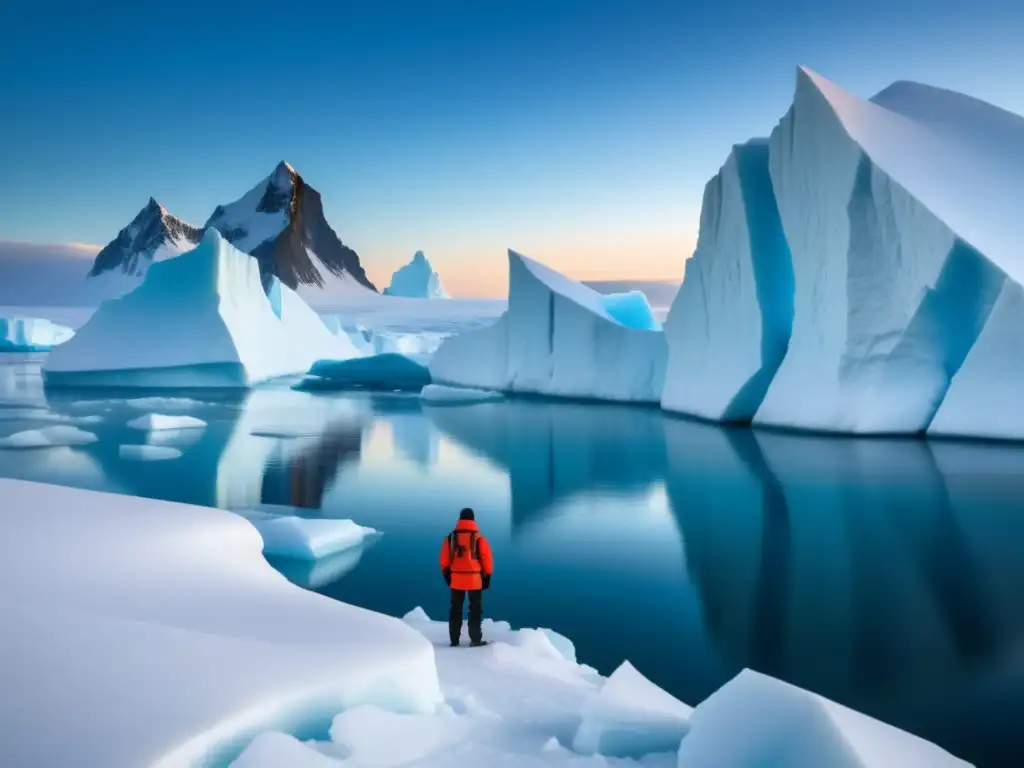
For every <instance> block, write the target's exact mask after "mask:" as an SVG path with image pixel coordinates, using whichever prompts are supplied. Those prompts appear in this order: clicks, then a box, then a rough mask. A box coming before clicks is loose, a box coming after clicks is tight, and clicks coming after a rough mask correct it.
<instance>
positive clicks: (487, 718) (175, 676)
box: [0, 480, 966, 768]
mask: <svg viewBox="0 0 1024 768" xmlns="http://www.w3.org/2000/svg"><path fill="white" fill-rule="evenodd" d="M0 497H2V498H3V499H4V506H3V507H2V508H0V537H2V538H3V540H4V541H5V542H6V543H8V544H11V545H12V546H9V547H8V551H7V553H6V554H5V557H4V558H2V559H0V602H2V604H3V608H4V612H5V632H4V651H5V652H4V653H3V654H2V655H0V679H2V680H3V681H4V693H5V695H4V696H3V697H2V699H0V701H2V704H0V765H12V766H13V765H17V766H19V768H44V767H46V768H49V767H50V766H53V765H62V764H66V763H67V760H68V759H69V756H73V762H74V764H75V765H76V766H81V768H122V766H123V767H124V768H147V767H148V768H179V767H181V768H191V767H192V766H199V765H204V766H225V765H228V764H229V763H230V764H233V765H234V766H235V768H304V766H310V767H312V766H322V767H326V766H332V767H334V768H361V767H364V766H365V767H366V768H370V767H371V766H376V767H378V768H379V767H381V766H399V765H401V766H425V767H428V768H429V767H430V766H448V765H451V764H452V762H453V761H454V762H462V763H466V764H472V765H490V766H493V767H494V768H503V767H504V766H517V767H518V766H532V765H536V766H562V765H580V766H594V767H597V766H616V765H621V766H626V765H644V766H650V768H658V767H659V766H664V768H669V767H670V766H677V765H678V766H679V768H698V767H699V768H705V766H715V767H716V768H717V767H718V766H721V768H745V767H746V766H751V765H756V766H759V768H761V767H763V768H790V767H792V768H810V767H811V766H825V765H827V766H841V768H867V767H868V766H871V767H875V766H877V767H878V768H882V766H891V765H897V764H898V765H900V766H901V768H902V767H905V768H946V766H949V767H950V768H953V767H954V766H964V765H966V764H965V763H963V762H962V761H959V760H957V759H955V758H953V757H951V756H950V755H948V754H947V753H945V752H943V751H942V750H940V749H938V748H937V747H935V746H933V745H931V744H928V743H926V742H923V741H921V740H920V739H917V738H914V737H911V736H909V735H908V734H905V733H903V732H901V731H898V730H896V729H894V728H891V727H889V726H886V725H884V724H882V723H880V722H877V721H874V720H871V719H870V718H867V717H864V716H862V715H858V714H857V713H854V712H851V711H849V710H846V709H844V708H842V707H839V706H838V705H835V704H833V703H831V702H827V701H825V700H823V699H821V698H820V697H818V696H815V695H813V694H810V693H807V692H805V691H801V690H799V689H796V688H793V687H792V686H789V685H786V684H783V683H780V682H778V681H775V680H772V679H771V678H766V677H763V676H761V675H756V674H753V673H749V672H745V673H743V674H742V675H740V676H739V677H738V678H736V679H734V680H733V681H732V682H730V683H729V684H727V685H726V686H725V687H723V689H722V690H721V691H720V692H719V693H717V694H715V695H713V696H712V697H711V698H710V699H708V701H707V702H705V703H704V704H701V705H700V706H699V707H697V709H696V710H694V711H692V712H691V710H690V708H689V707H687V706H686V705H685V704H683V703H682V702H679V701H677V700H675V699H673V698H672V697H671V696H669V695H668V694H667V693H665V692H664V691H661V690H660V689H658V688H656V687H655V686H654V685H653V684H652V683H650V682H649V681H647V680H646V679H645V678H643V676H642V675H641V674H640V673H639V672H637V671H636V670H635V669H633V668H632V666H630V665H629V664H628V663H624V664H623V665H622V666H621V667H620V668H619V669H618V670H617V671H616V672H615V674H613V675H612V676H611V677H610V678H608V679H604V678H602V677H601V675H599V674H598V673H597V672H595V671H594V670H592V669H590V668H588V667H586V666H584V665H580V664H578V663H577V661H576V658H575V650H574V648H573V646H572V643H571V642H570V641H569V640H567V639H566V638H564V637H562V636H560V635H558V634H556V633H554V632H551V631H548V630H530V629H524V630H518V631H513V630H512V629H511V628H510V627H509V626H508V625H507V624H504V623H503V622H493V621H487V622H486V623H485V626H484V634H485V637H487V639H489V640H490V641H491V644H490V645H489V646H487V647H484V648H468V647H461V648H455V649H453V648H449V647H447V628H446V626H445V625H444V624H442V623H439V622H432V621H430V620H429V619H428V618H427V617H426V616H425V615H424V614H423V612H422V611H421V610H414V611H411V612H410V613H409V615H407V616H406V617H405V619H404V621H400V620H398V619H395V618H389V617H386V616H383V615H380V614H376V613H372V612H369V611H365V610H362V609H358V608H354V607H352V606H348V605H345V604H343V603H339V602H336V601H333V600H331V599H329V598H326V597H323V596H320V595H316V594H313V593H311V592H307V591H304V590H302V589H300V588H299V587H296V586H294V585H292V584H290V583H288V581H286V579H285V578H284V577H283V576H281V575H280V574H278V573H277V572H275V571H274V570H273V569H271V568H270V566H269V565H268V564H267V563H266V561H265V560H264V559H263V556H262V554H261V550H262V549H263V546H264V542H263V541H262V540H261V538H260V536H259V534H258V533H257V531H256V529H255V528H253V527H252V526H251V525H250V524H249V523H248V522H247V521H246V520H245V519H244V518H242V517H240V516H238V515H235V514H232V513H229V512H224V511H220V510H216V509H207V508H198V507H191V506H187V505H182V504H173V503H169V502H162V501H153V500H148V499H140V498H136V497H131V496H119V495H112V494H105V493H96V492H92V491H82V490H74V489H70V488H62V487H57V486H49V485H43V484H36V483H27V482H21V481H11V480H0ZM41 562H45V563H46V564H47V567H46V568H38V567H36V566H38V564H39V563H41ZM29 573H31V578H25V575H26V574H29ZM289 734H294V735H289ZM680 742H681V747H680ZM595 752H600V753H603V754H594V753H595ZM677 752H678V755H677ZM616 756H617V757H616Z"/></svg>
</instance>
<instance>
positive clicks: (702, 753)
mask: <svg viewBox="0 0 1024 768" xmlns="http://www.w3.org/2000/svg"><path fill="white" fill-rule="evenodd" d="M709 766H715V767H716V768H747V767H748V766H757V768H824V766H828V768H894V767H895V766H899V768H967V766H969V763H966V762H964V761H963V760H960V759H959V758H956V757H953V756H952V755H950V754H949V753H948V752H946V751H945V750H942V749H940V748H939V747H937V746H935V745H934V744H932V743H930V742H927V741H924V740H923V739H919V738H917V737H916V736H911V735H910V734H909V733H906V732H904V731H901V730H899V729H897V728H893V727H892V726H889V725H886V724H885V723H882V722H879V721H878V720H874V719H872V718H870V717H867V716H866V715H862V714H860V713H859V712H855V711H853V710H852V709H847V708H846V707H843V706H841V705H839V704H836V703H835V702H832V701H829V700H828V699H825V698H823V697H821V696H818V695H816V694H813V693H810V692H808V691H804V690H802V689H800V688H797V687H795V686H792V685H789V684H788V683H784V682H782V681H780V680H776V679H774V678H771V677H767V676H765V675H762V674H759V673H757V672H753V671H751V670H749V669H746V670H743V672H741V673H740V674H739V675H737V676H736V677H734V678H733V679H732V680H731V681H729V682H728V683H726V684H725V685H724V686H722V687H721V688H720V689H719V690H717V691H716V692H715V693H713V694H712V695H711V696H710V697H709V698H708V699H706V700H705V701H704V702H702V703H701V704H700V705H699V706H698V707H697V708H696V709H695V710H694V711H693V714H692V716H691V718H690V732H689V734H688V735H687V736H686V738H685V739H683V743H682V746H681V747H680V749H679V763H678V768H708V767H709Z"/></svg>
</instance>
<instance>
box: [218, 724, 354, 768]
mask: <svg viewBox="0 0 1024 768" xmlns="http://www.w3.org/2000/svg"><path fill="white" fill-rule="evenodd" d="M344 765H345V764H344V763H343V762H341V761H339V760H334V759H333V758H330V757H328V756H327V755H325V754H323V753H322V752H319V751H318V750H316V749H315V748H313V747H312V746H309V745H308V744H303V743H302V742H301V741H299V740H298V739H296V738H295V737H293V736H289V735H287V734H285V733H278V732H276V731H267V732H266V733H261V734H260V735H259V736H257V737H256V738H255V739H253V740H252V742H250V744H249V746H248V747H246V748H245V751H244V752H242V754H241V755H239V756H238V758H237V759H236V760H235V761H234V762H233V763H231V766H230V768H344Z"/></svg>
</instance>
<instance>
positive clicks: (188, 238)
mask: <svg viewBox="0 0 1024 768" xmlns="http://www.w3.org/2000/svg"><path fill="white" fill-rule="evenodd" d="M202 237H203V230H201V229H199V228H198V227H193V226H192V225H191V224H188V223H186V222H184V221H182V220H181V219H179V218H178V217H177V216H174V215H173V214H171V213H169V212H168V211H167V209H166V208H164V207H163V206H162V205H160V203H158V202H157V201H156V200H154V199H153V198H149V202H148V203H146V205H145V207H144V208H143V209H142V210H141V211H139V213H138V215H136V217H135V218H134V219H132V222H131V224H129V225H128V226H127V227H125V228H124V229H122V230H121V231H120V232H118V233H117V237H115V238H114V239H113V240H111V241H110V243H108V244H107V246H106V247H105V248H104V249H103V250H102V251H100V252H99V253H98V254H96V260H95V261H94V262H93V265H92V269H91V270H90V271H89V277H95V276H97V275H101V274H103V273H104V272H111V271H118V272H122V273H124V274H127V275H134V276H142V275H143V274H144V273H145V272H146V269H147V268H148V267H149V265H150V264H152V263H153V262H154V261H161V260H163V259H167V258H170V257H172V256H177V255H179V254H181V253H184V252H185V251H190V250H192V249H193V248H195V247H196V245H197V244H198V243H199V241H200V240H201V239H202Z"/></svg>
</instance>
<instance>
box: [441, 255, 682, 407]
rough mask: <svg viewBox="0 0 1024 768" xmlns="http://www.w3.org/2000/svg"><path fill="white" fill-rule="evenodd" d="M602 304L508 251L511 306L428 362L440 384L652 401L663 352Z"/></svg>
mask: <svg viewBox="0 0 1024 768" xmlns="http://www.w3.org/2000/svg"><path fill="white" fill-rule="evenodd" d="M602 299H603V297H602V296H601V294H599V293H597V292H596V291H594V290H591V289H590V288H588V287H586V286H585V285H582V284H581V283H578V282H576V281H574V280H570V279H569V278H567V277H565V276H563V275H560V274H559V273H557V272H555V271H554V270H551V269H549V268H547V267H545V266H543V265H542V264H539V263H538V262H536V261H533V260H532V259H528V258H526V257H525V256H520V255H519V254H517V253H515V252H514V251H509V307H508V311H507V312H506V313H505V314H504V315H502V316H501V318H499V319H498V321H497V322H496V323H494V324H493V325H491V326H489V327H486V328H481V329H479V330H473V331H468V332H466V333H462V334H459V335H458V336H452V337H450V338H447V339H445V340H444V341H443V342H442V343H441V346H440V347H438V350H437V352H436V353H435V354H434V357H433V358H432V359H431V361H430V372H431V375H432V376H433V378H434V380H435V381H436V382H438V383H441V384H450V385H454V386H466V387H478V388H481V389H494V390H499V391H512V392H530V393H536V394H545V395H556V396H563V397H582V398H594V399H599V400H622V401H635V402H658V401H660V399H661V391H662V386H663V384H664V377H665V361H666V357H667V347H666V345H665V336H664V334H663V333H662V332H660V331H648V330H636V329H633V328H629V327H627V326H625V325H623V324H622V323H620V322H619V321H618V320H616V319H615V318H614V317H612V315H611V314H609V313H608V311H607V310H606V309H605V307H604V304H603V303H602Z"/></svg>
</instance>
